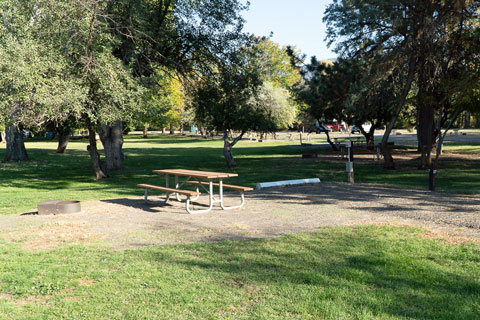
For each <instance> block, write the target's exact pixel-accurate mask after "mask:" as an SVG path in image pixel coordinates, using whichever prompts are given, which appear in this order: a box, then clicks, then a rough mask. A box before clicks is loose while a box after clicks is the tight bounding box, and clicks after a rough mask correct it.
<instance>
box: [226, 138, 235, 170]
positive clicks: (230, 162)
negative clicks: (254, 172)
mask: <svg viewBox="0 0 480 320" xmlns="http://www.w3.org/2000/svg"><path fill="white" fill-rule="evenodd" d="M223 156H224V157H225V161H226V162H227V167H229V168H235V167H236V166H237V164H236V163H235V160H234V159H233V153H232V144H231V143H230V141H228V138H227V139H224V140H223Z"/></svg>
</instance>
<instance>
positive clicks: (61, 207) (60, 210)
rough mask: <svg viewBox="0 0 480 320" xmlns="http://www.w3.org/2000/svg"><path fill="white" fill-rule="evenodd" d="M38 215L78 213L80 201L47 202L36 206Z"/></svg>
mask: <svg viewBox="0 0 480 320" xmlns="http://www.w3.org/2000/svg"><path fill="white" fill-rule="evenodd" d="M37 207H38V214H39V215H47V214H67V213H75V212H80V211H81V210H82V208H81V207H80V201H63V200H49V201H44V202H42V203H39V204H38V206H37Z"/></svg>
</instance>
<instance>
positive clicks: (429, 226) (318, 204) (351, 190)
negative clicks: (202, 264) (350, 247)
mask: <svg viewBox="0 0 480 320" xmlns="http://www.w3.org/2000/svg"><path fill="white" fill-rule="evenodd" d="M236 195H237V194H227V196H229V201H230V204H234V203H235V202H236V201H238V197H233V196H236ZM204 198H205V197H203V198H200V203H202V202H203V203H205V201H206V199H204ZM153 199H155V197H154V198H153ZM227 204H229V202H227ZM82 209H83V210H82V212H80V213H74V214H68V215H55V216H53V215H49V216H39V215H36V214H34V213H30V214H29V213H26V214H23V215H10V216H4V217H2V218H1V219H0V241H7V242H19V243H20V244H21V245H22V247H23V248H24V249H26V250H50V249H53V248H56V247H58V246H61V245H69V244H106V245H107V246H111V247H113V248H116V249H125V248H136V247H141V246H146V245H162V244H173V243H188V242H195V241H219V240H226V239H250V238H270V237H277V236H281V235H286V234H290V233H297V232H305V231H318V230H321V228H322V227H326V226H349V225H362V224H387V225H412V226H419V227H423V228H425V230H426V231H425V232H424V234H425V236H427V237H435V238H443V239H444V240H445V241H448V242H454V243H457V242H464V241H479V240H480V218H479V212H480V197H478V196H469V195H458V194H450V193H440V192H438V193H430V192H428V191H424V190H415V189H399V188H393V187H385V186H378V185H371V184H355V185H349V184H345V183H320V184H316V185H304V186H300V187H283V188H272V189H265V190H261V191H253V192H250V193H247V196H246V205H245V207H243V208H241V209H236V210H229V211H224V210H221V209H219V208H218V207H214V210H212V211H211V212H209V213H203V214H194V215H190V214H187V213H186V211H185V206H184V204H183V203H179V202H177V201H171V202H169V204H168V205H159V204H146V203H145V202H144V201H143V198H141V197H138V198H128V199H127V198H123V199H111V200H101V201H89V202H83V203H82Z"/></svg>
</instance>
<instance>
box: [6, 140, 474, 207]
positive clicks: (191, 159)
mask: <svg viewBox="0 0 480 320" xmlns="http://www.w3.org/2000/svg"><path fill="white" fill-rule="evenodd" d="M292 143H293V142H291V141H273V142H263V143H259V142H251V141H241V142H239V144H238V145H237V146H235V148H234V155H235V159H236V161H237V164H238V167H237V168H236V169H234V170H229V169H227V168H226V166H225V161H224V159H223V153H222V147H223V143H222V141H220V140H206V139H202V138H197V137H187V136H185V137H178V136H176V137H170V136H166V135H157V136H151V137H150V138H148V139H144V138H142V137H141V136H126V137H125V144H124V151H125V154H126V156H127V160H126V161H125V163H124V164H125V169H124V170H122V171H120V172H115V173H112V175H111V178H110V179H107V180H104V181H99V182H98V181H95V179H94V176H93V173H92V169H91V166H90V159H89V155H88V153H87V151H86V147H87V143H86V140H80V141H78V140H75V141H72V142H70V144H69V146H68V149H67V153H66V154H63V155H62V154H56V153H55V148H56V142H55V141H50V140H45V139H40V140H35V139H34V140H29V141H28V142H27V143H26V147H27V150H28V153H29V156H30V158H31V161H28V162H24V163H0V188H1V190H2V191H1V195H2V196H1V197H0V214H11V213H20V212H26V211H29V210H34V209H35V208H36V206H37V204H38V203H39V202H41V201H45V200H82V201H83V200H95V199H108V198H118V197H132V196H141V195H142V193H143V191H142V190H141V189H139V188H137V187H136V184H138V183H152V184H158V183H164V182H163V180H162V177H160V176H158V175H156V174H153V173H152V170H154V169H162V168H191V169H197V170H213V171H227V172H236V173H238V174H239V177H238V178H232V179H229V181H228V182H229V183H233V184H240V185H245V186H255V185H256V184H257V183H258V182H266V181H278V180H288V179H301V178H315V177H318V178H320V179H321V180H322V181H324V182H325V181H346V179H347V176H346V174H345V172H344V171H345V164H344V163H332V162H325V161H321V160H319V159H301V154H302V152H303V151H304V150H305V148H302V147H301V146H299V145H292ZM446 150H447V151H448V150H455V152H459V150H460V152H461V151H462V150H465V152H469V153H472V152H474V153H477V154H480V146H479V145H465V146H462V145H448V146H446ZM317 151H318V152H320V153H322V152H324V153H325V152H327V153H328V152H330V151H329V150H328V149H321V150H317ZM4 152H5V150H4V147H2V149H0V159H1V158H3V157H4ZM355 181H356V182H365V183H377V184H390V185H398V186H404V187H416V188H422V189H426V188H427V187H428V174H427V173H426V172H425V171H418V170H416V169H415V168H414V167H411V168H403V169H401V170H394V171H392V170H385V169H383V168H382V165H381V162H379V163H376V164H356V165H355ZM437 189H438V190H441V191H450V192H460V193H471V194H479V193H480V170H479V169H478V165H477V163H476V162H446V163H441V165H440V168H439V170H438V175H437Z"/></svg>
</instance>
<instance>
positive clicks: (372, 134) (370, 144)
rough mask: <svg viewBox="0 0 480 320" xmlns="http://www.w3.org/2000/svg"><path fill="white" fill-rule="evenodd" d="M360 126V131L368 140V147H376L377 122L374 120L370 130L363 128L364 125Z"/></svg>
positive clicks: (370, 148)
mask: <svg viewBox="0 0 480 320" xmlns="http://www.w3.org/2000/svg"><path fill="white" fill-rule="evenodd" d="M358 128H359V129H360V132H361V133H362V134H363V136H364V137H365V140H366V141H367V149H368V150H373V149H375V128H376V126H375V124H374V123H373V122H372V126H371V127H370V130H368V132H367V131H365V129H363V126H361V125H360V126H358Z"/></svg>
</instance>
